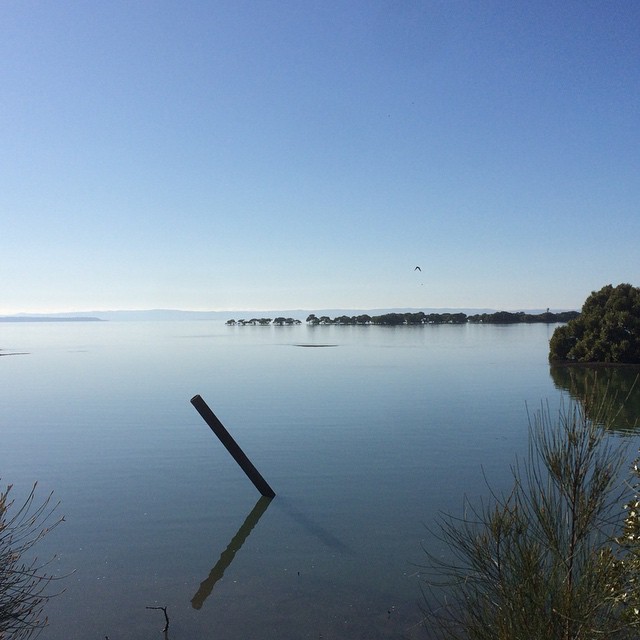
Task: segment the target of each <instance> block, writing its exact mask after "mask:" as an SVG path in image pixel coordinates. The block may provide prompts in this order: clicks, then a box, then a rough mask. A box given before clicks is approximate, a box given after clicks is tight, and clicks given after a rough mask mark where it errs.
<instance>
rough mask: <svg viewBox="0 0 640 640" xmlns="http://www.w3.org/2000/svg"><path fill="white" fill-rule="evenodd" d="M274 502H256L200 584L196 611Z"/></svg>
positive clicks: (195, 603)
mask: <svg viewBox="0 0 640 640" xmlns="http://www.w3.org/2000/svg"><path fill="white" fill-rule="evenodd" d="M272 500H273V498H268V497H265V496H262V497H261V498H260V499H259V500H258V502H256V504H255V506H254V507H253V509H252V510H251V513H249V515H248V516H247V517H246V519H245V521H244V522H243V523H242V526H241V527H240V528H239V529H238V532H237V533H236V535H235V536H233V538H232V539H231V542H230V543H229V544H228V546H227V548H226V549H225V550H224V551H223V552H222V553H221V554H220V559H219V560H218V562H216V564H215V566H214V567H213V569H211V573H209V576H208V577H207V579H206V580H204V581H203V582H202V583H201V584H200V588H199V589H198V591H197V593H196V595H195V596H193V598H192V599H191V606H192V607H193V608H194V609H200V608H201V607H202V605H203V604H204V601H205V600H206V599H207V598H208V597H209V595H211V592H212V591H213V587H214V586H215V584H216V582H218V580H220V578H222V576H223V575H224V572H225V571H226V570H227V568H228V567H229V565H230V564H231V562H232V561H233V559H234V558H235V555H236V553H237V552H238V551H240V549H241V548H242V545H243V544H244V542H245V540H246V539H247V538H248V537H249V534H250V533H251V531H252V529H253V528H254V527H255V526H256V525H257V524H258V520H260V518H261V517H262V515H263V514H264V512H265V511H266V510H267V507H268V506H269V505H270V504H271V501H272Z"/></svg>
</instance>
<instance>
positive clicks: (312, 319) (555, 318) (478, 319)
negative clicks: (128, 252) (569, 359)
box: [225, 311, 580, 327]
mask: <svg viewBox="0 0 640 640" xmlns="http://www.w3.org/2000/svg"><path fill="white" fill-rule="evenodd" d="M579 315H580V313H579V312H578V311H561V312H559V313H552V312H549V311H547V312H545V313H537V314H530V313H525V312H524V311H518V312H513V313H512V312H510V311H496V312H495V313H479V314H474V315H467V314H466V313H424V312H423V311H418V312H416V313H384V314H381V315H374V316H371V315H368V314H366V313H364V314H360V315H357V316H347V315H343V316H336V317H334V318H330V317H329V316H319V317H318V316H316V315H315V314H314V313H312V314H310V315H309V316H308V317H307V319H306V323H307V324H308V325H311V326H316V325H378V326H402V325H405V326H408V325H411V326H415V325H425V324H521V323H529V324H533V323H546V324H554V323H558V322H569V321H570V320H573V319H575V318H577V317H578V316H579ZM225 324H226V325H227V326H240V327H245V326H254V327H255V326H263V327H264V326H269V325H273V326H280V327H281V326H290V325H298V324H302V321H301V320H298V319H295V318H284V317H282V316H280V317H277V318H273V319H272V318H251V319H250V320H245V319H244V318H241V319H239V320H236V319H235V318H231V319H230V320H227V321H226V322H225Z"/></svg>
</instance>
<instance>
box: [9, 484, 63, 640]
mask: <svg viewBox="0 0 640 640" xmlns="http://www.w3.org/2000/svg"><path fill="white" fill-rule="evenodd" d="M35 489H36V485H34V486H33V487H32V489H31V492H30V493H29V495H28V496H27V498H26V499H25V500H24V501H23V502H21V503H20V504H16V503H15V502H14V501H13V500H11V498H10V493H11V490H12V486H11V485H9V486H8V487H7V489H6V490H5V491H4V492H0V639H1V640H4V639H5V638H12V639H14V638H15V639H19V638H20V639H23V638H30V637H32V636H34V635H36V634H37V633H38V632H39V631H40V630H41V629H42V628H43V627H44V626H45V625H46V623H47V620H46V618H45V617H43V608H44V605H45V604H46V602H47V601H48V600H49V599H50V598H51V597H52V596H51V594H50V593H49V591H48V587H49V585H50V583H51V581H52V580H54V579H55V578H54V577H53V576H51V575H50V574H49V573H47V564H48V563H47V562H44V563H43V562H39V561H38V559H37V558H35V557H34V558H31V557H30V556H31V555H32V552H33V547H34V546H35V545H36V544H37V543H38V542H39V541H40V540H41V539H42V537H43V536H45V535H46V534H47V533H48V532H49V531H51V530H52V529H53V528H54V527H56V526H57V525H58V524H59V523H60V522H61V521H62V520H63V519H62V518H59V519H57V520H54V519H53V517H52V516H53V512H54V511H55V509H56V507H57V506H58V505H57V504H52V503H51V495H49V496H48V497H47V498H46V499H45V500H44V501H43V502H42V503H41V504H39V505H38V504H36V500H35Z"/></svg>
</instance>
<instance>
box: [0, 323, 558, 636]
mask: <svg viewBox="0 0 640 640" xmlns="http://www.w3.org/2000/svg"><path fill="white" fill-rule="evenodd" d="M552 331H553V326H547V325H511V326H482V325H461V326H458V325H444V326H424V327H358V326H353V327H352V326H345V327H340V326H327V327H307V326H304V325H303V326H298V327H271V326H269V327H226V326H225V325H224V324H222V323H209V322H204V321H199V322H129V323H126V322H101V323H69V324H65V323H56V324H49V323H37V324H27V323H16V324H7V323H5V324H3V325H2V326H1V327H0V347H2V349H4V350H5V351H3V352H4V353H6V352H16V353H17V352H24V353H25V354H26V355H13V356H7V357H2V358H0V382H1V386H0V389H1V391H0V393H1V394H2V395H1V400H2V412H1V416H0V428H1V429H2V434H3V447H2V451H0V475H1V477H2V482H3V483H9V482H11V483H14V484H15V486H16V491H18V492H20V491H22V492H24V491H26V490H27V489H28V487H29V486H30V485H31V483H32V482H34V481H35V480H38V482H39V495H41V496H42V497H44V496H45V495H46V494H47V493H48V492H49V491H51V490H53V491H55V496H56V497H57V499H59V500H60V501H61V503H62V504H61V506H60V513H61V514H64V515H65V518H66V522H65V523H64V524H63V525H62V526H61V527H59V528H58V529H56V530H55V531H54V532H53V533H52V534H50V535H49V536H48V537H47V538H45V539H44V540H43V542H42V544H41V546H40V549H39V551H40V553H41V554H42V555H44V556H48V555H50V554H52V553H56V554H57V559H56V560H55V563H54V565H53V567H54V568H55V571H56V572H57V573H59V574H61V575H62V574H67V573H69V572H71V571H73V573H72V574H71V575H70V576H69V577H67V578H65V579H64V580H63V582H62V584H63V586H64V588H65V591H64V593H63V594H62V595H60V596H59V597H57V598H55V599H54V600H53V601H52V602H51V603H50V604H49V606H48V608H47V612H48V614H49V617H50V626H49V627H48V629H47V630H46V631H45V632H44V633H43V635H42V636H41V637H42V638H44V639H45V640H62V639H65V640H75V639H78V640H80V639H82V640H85V639H87V638H104V637H105V636H106V635H108V636H109V638H111V640H116V639H119V640H120V639H123V638H147V637H148V638H154V637H158V635H162V634H159V629H161V628H162V626H163V624H164V617H163V614H162V612H161V611H158V610H149V609H146V607H148V606H167V607H168V609H167V611H168V614H169V616H170V620H171V626H170V630H169V632H168V637H170V638H171V639H172V640H187V639H189V640H191V639H194V638H225V640H235V639H238V640H239V639H243V640H244V639H246V638H261V639H264V640H270V639H272V638H273V639H274V640H275V639H276V638H277V639H278V640H283V639H287V638H291V639H294V638H295V639H299V638H314V639H315V638H319V637H322V638H324V639H327V638H349V639H355V638H363V639H364V638H366V639H369V640H370V639H374V638H401V637H409V638H413V637H415V638H419V637H425V636H424V632H423V630H422V629H421V628H420V624H419V623H420V609H419V604H420V601H421V595H420V587H419V581H418V575H419V566H418V565H419V564H420V563H421V562H422V558H423V554H422V551H421V548H422V545H425V546H428V547H429V548H430V549H432V550H433V549H436V550H437V543H436V542H435V541H434V540H433V538H432V537H431V536H430V534H429V533H428V531H427V528H426V527H428V526H429V525H431V524H433V520H434V517H435V515H436V514H437V512H438V511H439V510H441V509H445V510H447V511H449V512H452V511H453V512H456V511H457V510H459V508H460V505H461V503H462V497H463V495H464V494H467V495H470V496H479V495H486V493H487V490H486V487H485V480H484V476H485V475H486V476H487V477H488V479H489V480H490V481H491V482H492V484H494V485H496V486H502V485H504V484H505V483H506V482H507V480H508V477H509V464H510V463H511V462H512V461H513V458H514V456H515V455H516V454H517V453H523V452H524V451H525V448H526V434H527V424H528V418H527V408H526V407H527V405H528V406H529V409H530V410H535V409H537V408H538V407H539V406H540V403H541V402H549V404H550V406H551V407H552V408H554V407H557V406H558V403H559V401H560V396H561V392H560V391H559V390H558V389H557V388H556V387H555V386H554V382H553V379H552V377H551V376H550V371H549V365H548V363H547V353H548V341H549V338H550V336H551V333H552ZM313 345H316V346H320V345H331V348H329V347H327V348H304V347H306V346H313ZM195 394H200V395H201V396H202V397H203V398H204V399H205V401H206V402H207V403H208V404H209V406H210V407H211V408H212V409H213V411H214V412H215V413H216V414H217V416H218V418H219V419H220V420H221V421H222V422H223V423H224V425H225V426H226V427H227V429H228V430H229V431H230V432H231V433H232V435H233V436H234V437H235V438H236V440H237V441H238V443H239V444H240V446H241V447H243V448H244V450H245V452H246V454H247V455H248V457H249V458H250V459H251V460H252V461H253V463H254V464H255V466H256V467H257V468H258V469H259V471H260V472H261V473H262V475H263V476H264V477H265V479H266V480H267V481H268V482H269V484H270V485H271V486H272V487H273V489H274V490H275V492H276V493H277V496H276V498H275V499H274V500H273V501H272V502H270V503H269V504H264V503H263V502H258V498H259V494H258V493H257V491H256V490H255V488H254V487H253V485H252V484H251V483H250V481H249V480H248V479H247V478H246V477H245V476H244V474H243V473H242V471H241V470H240V469H239V468H238V466H237V465H236V464H235V462H234V461H233V460H232V459H231V457H230V456H229V454H228V453H227V452H226V451H225V450H224V448H223V447H222V445H221V444H220V442H219V441H218V440H217V439H216V438H215V436H214V435H213V434H212V433H211V431H210V430H209V428H208V427H207V426H206V424H205V423H204V422H203V420H202V419H201V417H200V416H199V415H198V413H197V412H196V411H195V409H194V408H193V407H192V406H191V404H190V403H189V400H190V398H191V397H192V396H194V395H195Z"/></svg>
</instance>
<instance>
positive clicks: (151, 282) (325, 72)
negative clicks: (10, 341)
mask: <svg viewBox="0 0 640 640" xmlns="http://www.w3.org/2000/svg"><path fill="white" fill-rule="evenodd" d="M638 33H640V3H639V2H636V1H635V0H633V1H632V0H627V1H625V0H621V1H617V2H613V1H611V2H604V1H603V2H590V1H587V0H583V1H581V2H573V1H571V0H564V1H563V2H557V0H555V1H553V2H545V1H536V2H520V1H514V0H510V1H505V2H481V1H476V2H466V1H463V0H460V1H458V0H446V1H443V2H440V1H424V2H413V1H410V0H407V1H404V2H400V1H395V2H391V1H386V0H385V1H378V0H368V1H359V0H352V1H350V2H349V1H345V0H341V1H333V0H323V1H322V2H309V1H304V0H296V1H290V0H282V1H271V0H264V1H262V0H261V1H258V0H256V1H252V2H247V1H244V0H232V1H226V0H221V1H209V2H201V1H191V2H189V1H186V2H184V1H182V0H180V1H168V0H154V1H151V0H148V1H144V2H143V1H133V2H132V1H131V0H126V1H121V0H109V1H102V0H86V1H84V0H75V1H73V2H70V1H66V0H56V2H36V1H30V0H5V1H4V2H2V3H1V4H0V140H1V144H0V222H1V227H0V228H1V231H2V233H1V236H0V287H1V289H0V313H14V312H29V311H32V312H38V311H41V312H47V311H48V312H52V311H70V310H106V309H148V308H181V309H194V310H242V309H278V308H281V309H294V308H303V309H310V310H313V309H322V308H340V307H344V308H363V309H365V308H381V307H389V308H390V307H417V308H434V307H465V308H466V307H491V308H496V309H518V308H544V307H551V308H579V307H580V305H581V304H582V302H583V301H584V299H585V298H586V297H587V295H588V294H589V293H590V292H591V291H592V290H595V289H599V288H600V287H602V286H603V285H605V284H608V283H612V284H618V283H620V282H630V283H632V284H634V285H638V284H640V261H639V259H638V247H639V244H640V243H639V240H640V215H639V214H640V211H639V203H640V135H639V126H640V37H638ZM416 265H420V266H421V268H422V272H421V273H420V272H417V271H414V267H415V266H416Z"/></svg>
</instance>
